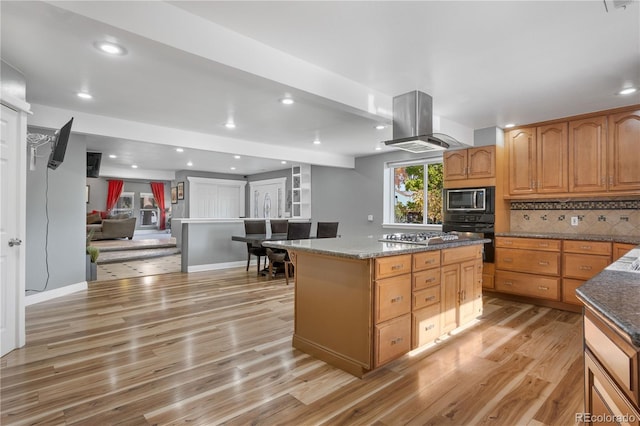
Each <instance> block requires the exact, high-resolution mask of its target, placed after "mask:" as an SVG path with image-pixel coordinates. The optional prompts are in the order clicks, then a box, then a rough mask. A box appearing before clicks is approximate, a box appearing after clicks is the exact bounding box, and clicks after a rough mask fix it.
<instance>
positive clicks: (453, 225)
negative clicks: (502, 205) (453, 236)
mask: <svg viewBox="0 0 640 426" xmlns="http://www.w3.org/2000/svg"><path fill="white" fill-rule="evenodd" d="M495 192H496V189H495V187H494V186H487V187H481V188H456V189H445V190H444V192H443V202H444V208H443V210H444V215H443V223H442V230H443V231H444V232H453V231H455V232H456V233H458V234H460V235H465V236H469V237H482V238H488V239H490V240H491V242H490V243H485V245H484V253H483V260H484V261H485V262H489V263H493V260H494V233H495V218H496V216H495V200H496V198H495Z"/></svg>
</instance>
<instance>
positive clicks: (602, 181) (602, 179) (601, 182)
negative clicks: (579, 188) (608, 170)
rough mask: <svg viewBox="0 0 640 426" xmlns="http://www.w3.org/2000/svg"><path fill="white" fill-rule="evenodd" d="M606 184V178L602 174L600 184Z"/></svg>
mask: <svg viewBox="0 0 640 426" xmlns="http://www.w3.org/2000/svg"><path fill="white" fill-rule="evenodd" d="M604 184H605V180H604V176H602V177H601V178H600V185H604Z"/></svg>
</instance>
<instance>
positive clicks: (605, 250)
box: [562, 240, 612, 305]
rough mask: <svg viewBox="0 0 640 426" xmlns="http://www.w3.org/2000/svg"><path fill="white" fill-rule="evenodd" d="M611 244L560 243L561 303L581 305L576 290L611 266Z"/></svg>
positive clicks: (590, 242)
mask: <svg viewBox="0 0 640 426" xmlns="http://www.w3.org/2000/svg"><path fill="white" fill-rule="evenodd" d="M611 247H612V246H611V243H609V242H603V241H572V240H567V241H563V242H562V252H563V253H562V265H563V267H562V270H563V272H562V287H563V288H562V301H563V302H565V303H572V304H574V305H582V302H580V301H579V300H578V298H577V297H576V295H575V290H576V288H578V287H580V286H581V285H582V283H584V282H585V281H586V280H588V279H590V278H592V277H594V276H595V275H596V274H598V273H599V272H600V271H602V270H603V269H604V268H606V267H607V266H609V265H610V264H611Z"/></svg>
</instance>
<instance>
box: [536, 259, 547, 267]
mask: <svg viewBox="0 0 640 426" xmlns="http://www.w3.org/2000/svg"><path fill="white" fill-rule="evenodd" d="M538 265H541V266H549V262H547V261H544V260H541V261H540V262H538Z"/></svg>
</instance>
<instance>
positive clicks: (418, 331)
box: [411, 250, 442, 349]
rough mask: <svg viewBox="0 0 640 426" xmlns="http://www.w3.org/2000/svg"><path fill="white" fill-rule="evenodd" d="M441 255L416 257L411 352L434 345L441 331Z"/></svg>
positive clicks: (428, 254)
mask: <svg viewBox="0 0 640 426" xmlns="http://www.w3.org/2000/svg"><path fill="white" fill-rule="evenodd" d="M441 256H442V254H441V251H440V250H438V251H426V252H422V253H414V255H413V274H412V282H413V285H412V289H413V294H412V300H413V303H412V306H411V333H412V334H411V348H412V349H415V348H418V347H420V346H422V345H425V344H427V343H431V342H433V341H434V340H435V339H437V338H438V336H440V335H441V334H442V332H441V327H440V298H441V287H440V283H441V272H440V260H441Z"/></svg>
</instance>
